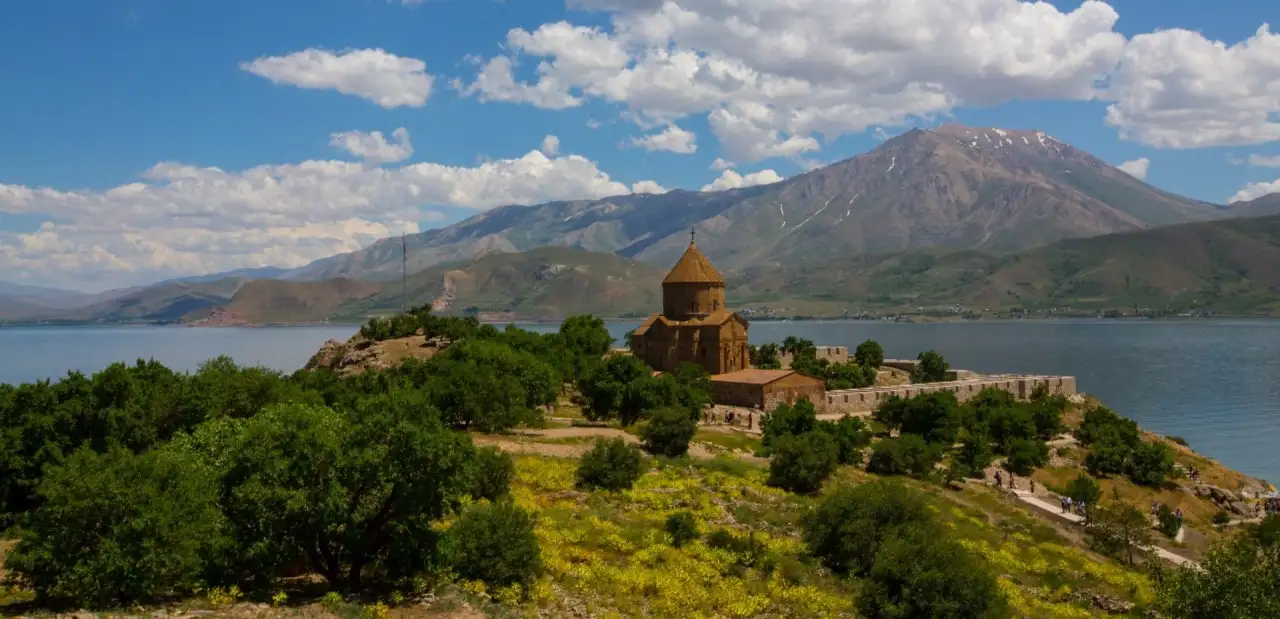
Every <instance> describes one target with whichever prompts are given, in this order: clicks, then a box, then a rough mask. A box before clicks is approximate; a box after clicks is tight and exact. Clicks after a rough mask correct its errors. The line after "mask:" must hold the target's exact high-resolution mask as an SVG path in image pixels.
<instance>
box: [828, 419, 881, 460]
mask: <svg viewBox="0 0 1280 619" xmlns="http://www.w3.org/2000/svg"><path fill="white" fill-rule="evenodd" d="M818 430H820V431H822V432H825V433H827V434H829V435H831V438H833V439H835V441H836V448H837V452H836V453H837V459H838V460H839V462H840V464H860V463H861V462H862V450H863V448H865V447H866V446H868V445H870V444H871V430H870V429H869V428H867V426H866V424H864V423H862V420H861V419H858V418H857V417H849V416H845V417H841V418H840V421H834V422H832V421H820V422H818Z"/></svg>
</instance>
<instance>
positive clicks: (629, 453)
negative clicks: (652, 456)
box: [577, 438, 644, 492]
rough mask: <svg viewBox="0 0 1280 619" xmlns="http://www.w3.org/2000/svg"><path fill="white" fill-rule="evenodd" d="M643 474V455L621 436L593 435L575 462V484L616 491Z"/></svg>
mask: <svg viewBox="0 0 1280 619" xmlns="http://www.w3.org/2000/svg"><path fill="white" fill-rule="evenodd" d="M642 474H644V456H643V455H641V453H640V450H639V449H636V448H635V447H633V446H631V445H628V444H627V442H626V441H624V440H622V439H621V438H615V439H609V440H604V439H596V442H595V445H594V446H593V447H592V448H591V449H589V450H587V453H585V454H583V455H582V459H581V460H580V461H579V462H578V473H577V486H578V487H579V488H588V489H591V488H598V489H601V490H609V491H612V492H619V491H622V490H628V489H630V488H631V486H632V484H634V483H636V480H637V479H640V476H641V475H642Z"/></svg>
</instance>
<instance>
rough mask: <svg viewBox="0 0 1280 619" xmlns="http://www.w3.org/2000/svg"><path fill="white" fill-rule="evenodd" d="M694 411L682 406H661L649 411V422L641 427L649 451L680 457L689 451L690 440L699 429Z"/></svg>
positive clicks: (641, 433)
mask: <svg viewBox="0 0 1280 619" xmlns="http://www.w3.org/2000/svg"><path fill="white" fill-rule="evenodd" d="M693 415H694V413H692V412H690V411H688V410H685V409H681V408H661V409H658V410H655V411H652V412H651V413H649V422H648V423H647V424H645V425H644V427H642V428H641V429H640V436H641V437H642V438H643V439H644V444H645V448H646V449H648V450H649V453H652V454H655V455H659V456H667V457H670V458H678V457H680V456H683V455H685V454H686V453H688V452H689V441H690V440H692V439H693V434H694V432H696V431H697V430H698V422H697V421H696V420H695V419H694V416H693Z"/></svg>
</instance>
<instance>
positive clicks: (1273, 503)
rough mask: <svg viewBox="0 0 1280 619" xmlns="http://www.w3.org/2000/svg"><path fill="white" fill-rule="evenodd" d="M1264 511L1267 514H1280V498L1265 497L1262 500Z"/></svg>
mask: <svg viewBox="0 0 1280 619" xmlns="http://www.w3.org/2000/svg"><path fill="white" fill-rule="evenodd" d="M1262 511H1263V514H1265V515H1266V516H1273V515H1275V514H1280V498H1270V499H1264V500H1263V501H1262Z"/></svg>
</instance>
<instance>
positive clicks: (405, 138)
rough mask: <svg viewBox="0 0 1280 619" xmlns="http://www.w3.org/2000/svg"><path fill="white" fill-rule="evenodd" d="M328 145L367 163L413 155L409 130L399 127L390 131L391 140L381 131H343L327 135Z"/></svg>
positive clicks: (391, 161)
mask: <svg viewBox="0 0 1280 619" xmlns="http://www.w3.org/2000/svg"><path fill="white" fill-rule="evenodd" d="M329 146H332V147H334V148H340V149H342V150H345V151H347V152H349V153H351V154H352V155H355V156H356V157H359V158H361V159H363V160H365V161H367V162H369V163H374V164H378V163H395V162H397V161H404V160H405V159H408V158H409V157H410V156H411V155H413V144H411V143H410V142H409V130H408V129H405V128H404V127H400V128H399V129H396V130H395V131H392V132H391V141H390V142H388V141H387V138H386V136H384V135H382V132H381V131H372V132H370V133H365V132H363V131H343V132H341V133H332V134H330V135H329Z"/></svg>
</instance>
